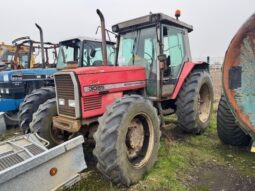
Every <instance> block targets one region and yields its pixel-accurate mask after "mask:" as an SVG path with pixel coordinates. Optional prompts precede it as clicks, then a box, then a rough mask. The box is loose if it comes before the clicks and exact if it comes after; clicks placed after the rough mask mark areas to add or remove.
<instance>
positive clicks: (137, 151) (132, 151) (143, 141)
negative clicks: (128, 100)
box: [126, 113, 154, 168]
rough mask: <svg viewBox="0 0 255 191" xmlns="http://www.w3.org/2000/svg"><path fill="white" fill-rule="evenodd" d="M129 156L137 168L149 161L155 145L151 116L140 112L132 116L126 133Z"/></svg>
mask: <svg viewBox="0 0 255 191" xmlns="http://www.w3.org/2000/svg"><path fill="white" fill-rule="evenodd" d="M126 147H127V158H128V160H129V162H130V164H131V165H132V166H133V167H135V168H141V167H143V166H144V165H146V163H147V162H148V161H149V159H150V157H151V155H152V151H153V147H154V131H153V124H152V121H151V119H150V118H149V116H148V115H147V114H145V113H140V114H138V115H136V116H135V117H133V118H132V120H131V121H130V123H129V125H128V131H127V134H126Z"/></svg>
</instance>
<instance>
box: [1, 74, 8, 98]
mask: <svg viewBox="0 0 255 191" xmlns="http://www.w3.org/2000/svg"><path fill="white" fill-rule="evenodd" d="M3 78H4V82H9V75H8V74H4V77H3ZM1 93H2V92H1Z"/></svg>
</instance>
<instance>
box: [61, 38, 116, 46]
mask: <svg viewBox="0 0 255 191" xmlns="http://www.w3.org/2000/svg"><path fill="white" fill-rule="evenodd" d="M71 40H75V41H93V42H100V43H101V42H102V40H101V39H97V38H93V37H87V36H76V37H73V38H68V39H65V40H63V41H60V44H61V43H64V42H68V41H71ZM107 43H108V44H115V42H112V41H107Z"/></svg>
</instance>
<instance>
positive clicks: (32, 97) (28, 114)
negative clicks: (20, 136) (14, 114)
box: [18, 86, 55, 133]
mask: <svg viewBox="0 0 255 191" xmlns="http://www.w3.org/2000/svg"><path fill="white" fill-rule="evenodd" d="M54 97H55V88H54V87H51V86H49V87H42V88H40V89H35V90H34V91H33V92H32V93H31V94H28V95H27V96H26V97H25V99H24V101H23V103H22V104H21V105H20V107H19V114H18V116H19V125H20V129H21V131H22V132H23V133H26V132H27V130H28V129H29V124H30V123H31V121H32V119H33V114H34V113H35V112H36V111H37V109H38V108H39V106H40V105H41V104H43V103H44V102H46V101H47V100H49V99H52V98H54Z"/></svg>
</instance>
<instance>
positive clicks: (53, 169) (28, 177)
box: [0, 134, 87, 191]
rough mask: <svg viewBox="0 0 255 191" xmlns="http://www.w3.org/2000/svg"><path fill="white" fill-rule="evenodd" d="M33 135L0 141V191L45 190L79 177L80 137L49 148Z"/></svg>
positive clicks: (82, 166) (81, 163) (82, 165)
mask: <svg viewBox="0 0 255 191" xmlns="http://www.w3.org/2000/svg"><path fill="white" fill-rule="evenodd" d="M42 141H45V140H43V139H42V138H40V137H39V136H38V135H36V134H27V135H23V136H19V137H16V138H14V139H11V140H7V141H4V142H1V143H0V190H1V191H5V190H8V191H10V190H19V191H34V190H37V191H40V190H42V191H45V190H56V189H60V188H66V187H69V186H71V185H73V184H74V183H75V182H77V181H79V180H80V175H79V172H81V171H82V170H84V169H85V168H86V167H87V165H86V162H85V160H84V154H83V148H82V143H83V142H84V139H83V137H82V136H78V137H76V138H73V139H71V140H69V141H67V142H65V143H63V144H60V145H59V146H57V147H54V148H52V149H50V150H48V149H47V148H46V147H45V146H44V145H43V144H42Z"/></svg>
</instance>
